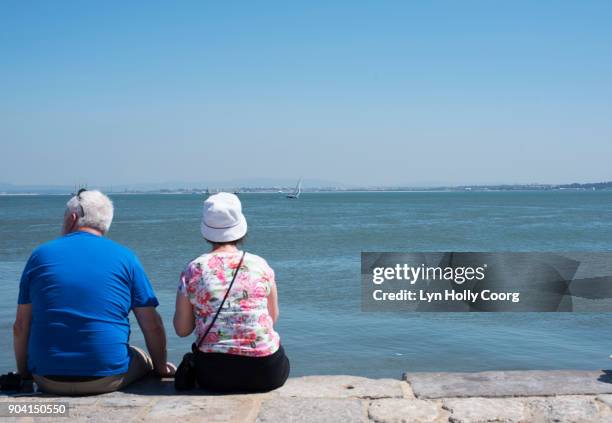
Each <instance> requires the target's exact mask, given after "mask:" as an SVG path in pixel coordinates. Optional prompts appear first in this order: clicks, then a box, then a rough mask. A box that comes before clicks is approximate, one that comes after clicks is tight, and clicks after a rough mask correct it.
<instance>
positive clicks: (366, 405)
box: [361, 400, 372, 423]
mask: <svg viewBox="0 0 612 423" xmlns="http://www.w3.org/2000/svg"><path fill="white" fill-rule="evenodd" d="M371 403H372V400H361V418H362V419H363V421H364V422H365V423H368V422H370V421H371V419H370V404H371Z"/></svg>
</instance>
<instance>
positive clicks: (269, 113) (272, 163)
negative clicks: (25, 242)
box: [0, 0, 612, 185]
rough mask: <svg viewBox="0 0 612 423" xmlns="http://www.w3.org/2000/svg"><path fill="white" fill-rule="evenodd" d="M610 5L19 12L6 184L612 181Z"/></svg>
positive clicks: (10, 38) (180, 5)
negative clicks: (264, 180)
mask: <svg viewBox="0 0 612 423" xmlns="http://www.w3.org/2000/svg"><path fill="white" fill-rule="evenodd" d="M611 22H612V2H611V1H505V2H501V1H490V0H485V1H456V0H453V1H421V2H413V1H368V2H366V1H356V0H353V1H303V2H294V1H291V2H287V1H278V2H276V1H275V2H266V1H245V2H232V1H220V2H209V1H193V2H190V1H176V2H175V1H166V2H153V1H146V2H144V1H143V2H123V1H116V2H115V1H98V2H90V1H87V2H85V1H74V2H72V1H40V2H34V1H27V2H26V1H6V0H5V1H2V3H1V4H0V93H1V94H0V146H1V153H0V181H2V182H10V183H15V184H43V183H44V184H73V183H75V182H87V183H89V184H120V183H140V182H163V181H192V182H199V181H207V180H211V179H212V180H224V179H241V180H248V179H250V178H262V177H267V178H275V177H279V178H297V177H299V176H304V177H306V178H319V179H326V180H332V181H338V182H343V183H347V184H359V185H370V184H389V185H396V184H407V185H419V184H430V183H432V184H437V183H443V184H462V183H498V182H508V183H513V182H553V183H554V182H571V181H599V180H610V179H612V165H611V163H610V162H611V158H612V24H611Z"/></svg>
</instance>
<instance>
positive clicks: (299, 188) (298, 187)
mask: <svg viewBox="0 0 612 423" xmlns="http://www.w3.org/2000/svg"><path fill="white" fill-rule="evenodd" d="M301 193H302V179H300V180H299V181H298V183H297V185H296V186H295V191H293V192H292V193H291V194H287V198H294V199H296V200H297V199H298V198H300V194H301Z"/></svg>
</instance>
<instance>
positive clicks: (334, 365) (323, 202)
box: [0, 191, 612, 377]
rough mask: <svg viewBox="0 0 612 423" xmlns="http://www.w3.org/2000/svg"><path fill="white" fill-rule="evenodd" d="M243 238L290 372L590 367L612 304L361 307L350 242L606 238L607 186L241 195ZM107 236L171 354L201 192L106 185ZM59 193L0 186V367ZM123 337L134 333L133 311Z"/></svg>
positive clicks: (177, 352) (450, 246)
mask: <svg viewBox="0 0 612 423" xmlns="http://www.w3.org/2000/svg"><path fill="white" fill-rule="evenodd" d="M240 198H241V200H242V202H243V207H244V212H245V214H246V216H247V219H248V222H249V234H248V239H247V242H246V244H245V246H244V247H245V249H246V250H247V251H249V252H253V253H256V254H259V255H261V256H263V257H264V258H266V259H267V260H268V262H269V263H270V265H271V266H272V267H273V268H274V270H275V272H276V277H277V284H278V290H279V300H280V319H279V321H278V324H277V330H278V331H279V333H280V335H281V339H282V343H283V345H284V346H285V349H286V351H287V354H288V356H289V357H290V360H291V365H292V374H293V375H305V374H341V373H346V374H354V375H364V376H372V377H400V376H401V374H402V372H405V371H477V370H494V369H495V370H497V369H560V368H572V369H601V368H607V367H609V366H610V363H609V360H608V358H607V357H608V355H609V354H610V353H612V314H602V313H599V314H578V313H554V314H553V313H529V314H518V313H513V314H504V313H500V314H494V313H489V314H486V313H466V314H457V313H454V314H451V313H448V314H444V313H422V314H417V313H392V312H381V313H373V312H362V311H361V305H360V262H359V260H360V252H361V251H397V252H402V251H412V252H414V251H611V250H612V219H611V218H612V192H604V191H595V192H581V191H546V192H544V191H540V192H535V191H534V192H525V191H523V192H405V193H391V192H385V193H304V194H303V195H302V196H301V197H300V199H299V200H288V199H286V198H285V197H284V196H283V195H281V194H241V195H240ZM112 199H113V201H114V203H115V221H114V223H113V226H112V228H111V231H110V233H109V237H111V238H112V239H114V240H116V241H118V242H120V243H122V244H124V245H126V246H128V247H129V248H131V249H132V250H133V251H134V252H136V254H137V255H138V256H139V257H140V259H141V261H142V263H143V265H144V267H145V269H146V271H147V273H148V275H149V278H150V279H151V281H152V284H153V286H154V288H155V291H156V293H157V295H158V298H159V300H160V306H159V308H158V310H159V312H160V313H161V315H162V317H163V319H164V323H165V325H166V330H167V333H168V350H169V356H170V358H171V359H172V360H173V361H175V362H178V361H180V358H181V357H182V355H183V353H185V352H187V351H188V350H189V346H190V344H191V342H193V340H192V339H191V337H189V338H179V337H177V336H176V335H175V334H174V331H173V328H172V315H173V309H174V301H175V295H176V287H177V285H178V277H179V273H180V272H181V270H182V268H183V267H184V265H185V264H186V263H187V262H188V261H189V260H191V259H193V258H195V257H196V256H198V255H200V254H202V253H204V252H206V251H207V250H208V249H209V246H208V244H207V243H206V242H204V241H203V240H202V238H201V236H200V232H199V222H200V215H201V211H202V201H203V199H204V198H203V196H200V195H125V194H122V195H112ZM67 200H68V196H0V339H3V341H2V342H0V372H6V371H8V370H11V369H13V368H14V361H13V353H12V341H11V339H12V335H11V326H12V323H13V319H14V313H15V307H16V301H17V292H18V284H19V277H20V273H21V271H22V269H23V266H24V265H25V261H26V260H27V258H28V256H29V254H30V252H31V251H32V249H33V248H35V247H36V246H37V245H38V244H39V243H41V242H44V241H47V240H50V239H52V238H54V237H56V236H58V234H59V230H60V225H61V219H62V214H63V208H64V204H65V202H66V201H67ZM132 326H133V327H132V337H131V340H132V342H133V343H134V344H136V345H140V346H143V345H144V341H143V337H142V335H141V333H140V331H139V330H138V328H137V325H136V324H135V319H133V318H132Z"/></svg>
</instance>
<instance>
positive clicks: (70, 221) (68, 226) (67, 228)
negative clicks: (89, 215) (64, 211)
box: [63, 212, 79, 235]
mask: <svg viewBox="0 0 612 423" xmlns="http://www.w3.org/2000/svg"><path fill="white" fill-rule="evenodd" d="M78 221H79V216H78V215H77V214H76V213H75V212H72V213H70V214H69V215H68V216H66V217H65V218H64V228H63V233H64V235H66V234H69V233H70V232H74V230H75V229H76V225H77V222H78Z"/></svg>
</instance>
